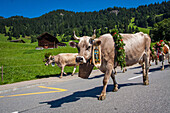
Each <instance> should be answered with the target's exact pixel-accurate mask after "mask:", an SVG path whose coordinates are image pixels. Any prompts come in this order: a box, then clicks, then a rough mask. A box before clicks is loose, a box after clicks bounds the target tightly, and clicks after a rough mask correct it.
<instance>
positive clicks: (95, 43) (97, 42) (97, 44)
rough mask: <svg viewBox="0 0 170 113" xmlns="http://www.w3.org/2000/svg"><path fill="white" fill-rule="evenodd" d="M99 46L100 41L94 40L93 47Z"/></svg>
mask: <svg viewBox="0 0 170 113" xmlns="http://www.w3.org/2000/svg"><path fill="white" fill-rule="evenodd" d="M100 44H101V41H100V40H94V42H93V45H95V46H99V45H100Z"/></svg>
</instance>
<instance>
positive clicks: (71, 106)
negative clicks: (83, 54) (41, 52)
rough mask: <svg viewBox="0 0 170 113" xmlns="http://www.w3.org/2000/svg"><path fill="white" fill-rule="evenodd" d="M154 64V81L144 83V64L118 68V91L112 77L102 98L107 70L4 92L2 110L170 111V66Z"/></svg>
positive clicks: (0, 112)
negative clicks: (142, 66)
mask: <svg viewBox="0 0 170 113" xmlns="http://www.w3.org/2000/svg"><path fill="white" fill-rule="evenodd" d="M160 69H161V65H160V63H159V65H153V66H151V67H150V72H149V81H150V85H148V86H144V85H143V84H142V73H141V70H142V69H141V67H140V66H136V67H131V68H129V69H128V71H127V72H126V73H121V72H120V70H118V74H117V75H116V80H117V82H118V84H119V90H118V92H112V90H113V85H112V84H113V83H112V80H111V79H110V80H109V84H108V87H107V96H106V99H105V100H103V101H99V100H98V96H99V95H100V93H101V90H102V80H103V74H102V73H99V72H98V71H96V72H95V71H94V73H93V74H92V76H90V78H89V79H81V78H78V77H74V79H72V80H69V81H63V82H57V81H56V83H55V84H54V83H53V84H50V85H43V86H36V87H31V88H27V89H22V90H17V91H15V92H8V93H4V94H0V113H170V67H169V66H168V64H167V62H166V63H165V70H164V71H161V70H160Z"/></svg>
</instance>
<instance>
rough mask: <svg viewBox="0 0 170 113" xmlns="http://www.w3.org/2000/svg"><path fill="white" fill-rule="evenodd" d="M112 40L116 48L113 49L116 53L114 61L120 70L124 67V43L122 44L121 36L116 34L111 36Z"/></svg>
mask: <svg viewBox="0 0 170 113" xmlns="http://www.w3.org/2000/svg"><path fill="white" fill-rule="evenodd" d="M113 39H114V41H115V46H116V47H115V48H116V51H117V56H116V61H117V63H118V65H120V67H121V69H122V68H123V67H125V66H126V61H125V57H126V55H125V49H124V46H125V43H123V40H122V36H121V35H120V34H119V33H117V32H115V33H114V34H113Z"/></svg>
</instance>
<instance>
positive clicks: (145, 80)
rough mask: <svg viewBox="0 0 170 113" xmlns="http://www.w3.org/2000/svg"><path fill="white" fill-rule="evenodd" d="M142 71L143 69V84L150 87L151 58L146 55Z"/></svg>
mask: <svg viewBox="0 0 170 113" xmlns="http://www.w3.org/2000/svg"><path fill="white" fill-rule="evenodd" d="M142 69H143V84H144V85H149V79H148V72H149V57H148V55H146V54H144V62H143V66H142Z"/></svg>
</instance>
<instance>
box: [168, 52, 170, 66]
mask: <svg viewBox="0 0 170 113" xmlns="http://www.w3.org/2000/svg"><path fill="white" fill-rule="evenodd" d="M168 63H169V64H170V50H168Z"/></svg>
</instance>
